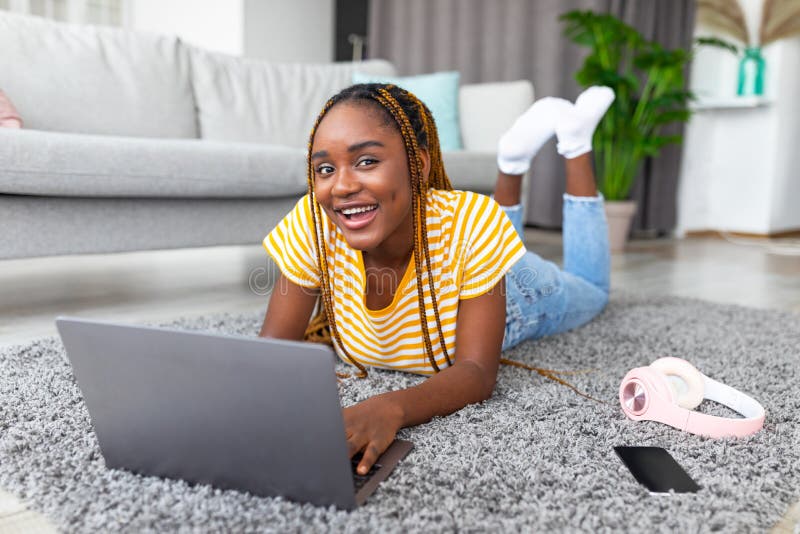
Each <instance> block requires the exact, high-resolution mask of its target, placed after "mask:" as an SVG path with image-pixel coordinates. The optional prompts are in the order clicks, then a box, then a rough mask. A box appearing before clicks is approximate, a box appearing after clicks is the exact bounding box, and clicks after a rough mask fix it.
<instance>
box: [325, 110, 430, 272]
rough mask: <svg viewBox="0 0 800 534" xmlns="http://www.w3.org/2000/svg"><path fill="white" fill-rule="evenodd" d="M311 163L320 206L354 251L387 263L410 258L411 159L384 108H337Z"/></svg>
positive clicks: (411, 234)
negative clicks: (390, 259)
mask: <svg viewBox="0 0 800 534" xmlns="http://www.w3.org/2000/svg"><path fill="white" fill-rule="evenodd" d="M424 157H426V158H427V153H426V154H425V156H424ZM311 162H312V165H313V169H314V193H315V195H316V199H317V202H319V205H320V206H321V207H322V208H323V209H324V210H325V213H326V214H327V215H328V218H329V219H330V220H331V221H333V223H334V224H335V225H336V226H337V227H338V228H339V230H340V231H341V232H342V234H343V235H344V238H345V240H346V241H347V244H348V245H349V246H350V247H352V248H353V249H356V250H361V251H363V252H368V253H372V254H377V255H380V256H384V257H386V258H394V257H395V256H397V255H398V254H399V255H403V256H405V255H407V253H408V251H409V250H411V248H412V246H413V221H412V209H411V204H412V203H411V197H412V195H411V178H410V174H409V167H408V155H407V153H406V147H405V143H404V141H403V137H402V135H400V132H399V131H398V130H397V128H396V127H394V126H392V124H391V123H387V119H386V117H385V116H384V115H383V114H382V112H381V111H380V110H379V109H376V108H375V107H373V105H372V104H370V103H368V102H362V103H345V104H340V105H337V106H335V107H333V108H332V109H331V110H330V111H329V112H328V113H327V115H325V118H324V119H323V120H322V121H321V122H320V124H319V127H318V128H317V131H316V134H315V135H314V144H313V147H312V151H311Z"/></svg>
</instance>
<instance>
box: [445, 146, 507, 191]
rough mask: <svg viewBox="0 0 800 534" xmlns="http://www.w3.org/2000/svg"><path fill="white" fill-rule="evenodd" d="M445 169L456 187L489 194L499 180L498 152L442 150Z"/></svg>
mask: <svg viewBox="0 0 800 534" xmlns="http://www.w3.org/2000/svg"><path fill="white" fill-rule="evenodd" d="M442 160H443V161H444V169H445V171H446V172H447V177H448V178H450V183H451V184H453V188H454V189H463V190H468V191H476V192H478V193H483V194H489V193H492V192H494V186H495V183H496V182H497V154H496V153H495V152H479V151H467V150H452V151H449V152H442Z"/></svg>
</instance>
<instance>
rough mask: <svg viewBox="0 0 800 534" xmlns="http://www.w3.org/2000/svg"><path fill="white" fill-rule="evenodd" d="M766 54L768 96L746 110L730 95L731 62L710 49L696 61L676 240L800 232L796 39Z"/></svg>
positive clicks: (799, 44) (799, 47)
mask: <svg viewBox="0 0 800 534" xmlns="http://www.w3.org/2000/svg"><path fill="white" fill-rule="evenodd" d="M748 2H749V3H752V2H753V0H746V1H745V5H744V7H745V12H746V13H747V14H748V16H750V17H752V16H753V13H754V12H756V13H757V10H756V11H754V10H753V9H750V8H752V6H751V5H748ZM750 22H751V25H752V19H751V20H750ZM697 34H698V35H709V34H711V32H709V31H708V30H704V29H703V28H698V31H697ZM764 56H765V59H766V69H767V70H766V78H765V93H766V94H765V97H764V98H763V99H760V100H759V99H750V101H749V102H750V104H751V105H746V104H747V103H748V100H747V99H741V98H737V97H736V96H735V93H736V82H737V76H738V59H737V58H736V57H734V56H733V55H732V54H730V53H729V52H727V51H723V50H720V49H712V48H701V49H699V50H698V53H697V55H696V56H695V60H694V62H693V64H692V73H691V84H690V85H691V88H692V90H693V91H695V93H697V94H698V96H700V97H701V99H702V100H703V101H704V102H701V103H700V104H701V109H698V110H696V113H695V115H694V116H693V117H692V119H691V120H690V122H689V124H688V125H687V128H686V136H685V139H684V144H683V163H682V168H681V177H680V185H679V192H678V225H677V231H676V233H677V234H678V235H683V234H685V233H686V232H687V231H703V230H719V231H735V232H743V233H752V234H770V233H777V232H781V231H787V230H796V229H800V172H798V171H797V169H798V168H800V102H798V99H797V95H798V94H800V69H798V66H799V65H800V37H795V38H793V39H788V40H782V41H778V42H776V43H774V44H771V45H768V46H767V47H765V48H764Z"/></svg>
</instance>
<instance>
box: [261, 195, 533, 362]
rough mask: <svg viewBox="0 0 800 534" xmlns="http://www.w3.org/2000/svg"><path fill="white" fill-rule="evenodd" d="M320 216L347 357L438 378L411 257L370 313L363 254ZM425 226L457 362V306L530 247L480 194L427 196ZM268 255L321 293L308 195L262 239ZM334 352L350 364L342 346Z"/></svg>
mask: <svg viewBox="0 0 800 534" xmlns="http://www.w3.org/2000/svg"><path fill="white" fill-rule="evenodd" d="M321 213H322V218H323V228H324V232H323V234H324V240H325V243H326V245H327V252H328V270H329V273H330V278H331V280H332V283H333V287H334V289H333V301H334V313H335V316H336V326H337V328H338V330H339V333H340V335H341V337H342V343H343V344H344V345H345V348H346V349H347V351H348V352H349V354H350V355H351V356H352V357H353V358H355V359H356V360H358V361H360V362H361V363H363V364H365V365H371V366H375V367H383V368H388V369H400V370H404V371H410V372H413V373H419V374H425V375H430V374H433V373H434V369H433V367H432V366H431V364H430V361H429V360H428V356H427V354H426V352H425V344H424V337H423V332H422V323H421V321H420V316H419V300H418V296H417V281H416V269H415V265H414V259H413V257H412V258H411V261H410V262H409V264H408V267H407V269H406V271H405V275H404V276H403V279H402V280H401V281H400V283H399V284H398V286H397V291H396V292H395V294H394V297H393V300H392V302H391V304H389V306H387V307H386V308H384V309H381V310H370V309H367V306H366V296H365V292H364V290H365V287H366V281H367V278H366V275H365V271H364V261H363V257H362V254H361V251H360V250H355V249H352V248H350V246H349V245H348V244H347V241H345V239H344V236H343V235H342V233H341V232H340V231H339V229H338V228H337V227H336V225H335V224H334V223H333V222H332V221H331V220H330V219H328V217H327V216H326V214H325V212H324V211H321ZM427 224H428V244H429V250H430V254H431V269H432V273H433V277H434V282H435V284H434V287H435V290H436V301H437V304H438V307H439V317H440V319H441V323H442V331H443V332H444V337H445V344H446V346H447V352H448V354H449V355H450V359H451V360H452V361H455V357H456V356H455V344H456V315H457V313H458V301H459V299H468V298H473V297H477V296H479V295H482V294H484V293H486V292H488V291H489V290H490V289H492V288H493V287H494V286H495V285H496V284H497V283H498V282H499V281H500V280H501V279H502V278H503V276H505V273H506V271H508V269H509V268H510V267H511V266H512V265H513V264H514V262H516V261H517V260H518V259H519V258H520V257H522V255H523V254H524V253H525V246H524V245H523V243H522V241H521V240H520V239H519V236H518V235H517V233H516V231H515V230H514V227H513V226H512V225H511V221H509V219H508V217H507V216H506V215H505V213H504V212H503V210H502V209H501V208H500V206H499V205H498V204H497V203H496V202H495V201H494V200H492V199H491V198H489V197H486V196H484V195H479V194H477V193H471V192H468V191H441V190H435V189H432V190H430V191H429V192H428V197H427ZM264 248H266V249H267V252H268V253H269V254H270V255H271V256H272V257H273V258H274V259H275V262H276V263H277V264H278V267H279V268H280V269H281V271H282V272H283V274H284V276H286V278H288V279H289V280H291V281H292V282H294V283H295V284H298V285H300V286H303V287H309V288H312V287H313V288H318V287H319V286H320V283H321V277H320V271H319V266H318V263H317V254H316V248H315V247H314V231H313V224H312V219H311V201H310V197H309V196H308V195H306V196H304V197H303V198H301V199H300V201H299V202H298V203H297V205H296V206H295V207H294V209H293V210H292V211H291V212H290V213H289V214H288V215H287V216H286V217H284V218H283V220H281V222H280V223H278V225H277V226H276V227H275V229H274V230H272V232H270V233H269V235H267V237H265V238H264ZM421 261H422V265H423V277H422V280H423V287H424V294H425V304H426V308H427V318H428V328H429V331H430V336H431V344H432V346H433V350H434V356H435V358H436V363H437V365H438V366H439V368H444V367H446V366H447V361H446V360H445V358H444V354H443V353H442V349H441V344H440V342H439V333H438V330H437V328H436V318H435V316H434V313H433V305H432V304H431V299H430V290H429V287H428V276H427V268H425V261H424V258H421ZM336 352H337V353H338V354H339V356H340V357H341V358H342V359H344V360H345V361H347V360H346V358H345V357H344V354H343V353H342V352H341V350H340V348H339V347H338V346H336Z"/></svg>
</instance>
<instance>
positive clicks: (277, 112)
mask: <svg viewBox="0 0 800 534" xmlns="http://www.w3.org/2000/svg"><path fill="white" fill-rule="evenodd" d="M191 60H192V81H193V84H194V91H195V98H196V99H197V110H198V122H199V125H200V136H201V137H202V138H203V139H210V140H216V141H240V142H251V143H272V144H280V145H288V146H292V147H301V148H305V147H306V145H307V144H308V135H309V133H310V132H311V127H312V126H313V125H314V121H315V120H316V118H317V115H318V114H319V112H320V111H321V109H322V106H323V105H324V104H325V102H326V101H327V100H328V98H330V97H331V96H333V95H334V94H335V93H337V92H338V91H340V90H342V89H344V88H345V87H347V86H349V85H351V83H352V82H351V79H352V77H353V72H354V71H355V68H356V67H357V68H358V69H359V70H361V71H366V72H370V73H375V74H384V75H392V74H394V67H393V66H392V65H391V64H390V63H388V62H386V61H382V60H370V61H364V62H361V63H330V64H320V65H315V64H299V63H298V64H292V63H283V64H282V63H270V62H266V61H259V60H254V59H243V58H238V57H234V56H229V55H225V54H220V53H213V52H207V51H205V50H201V49H199V48H192V49H191Z"/></svg>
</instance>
